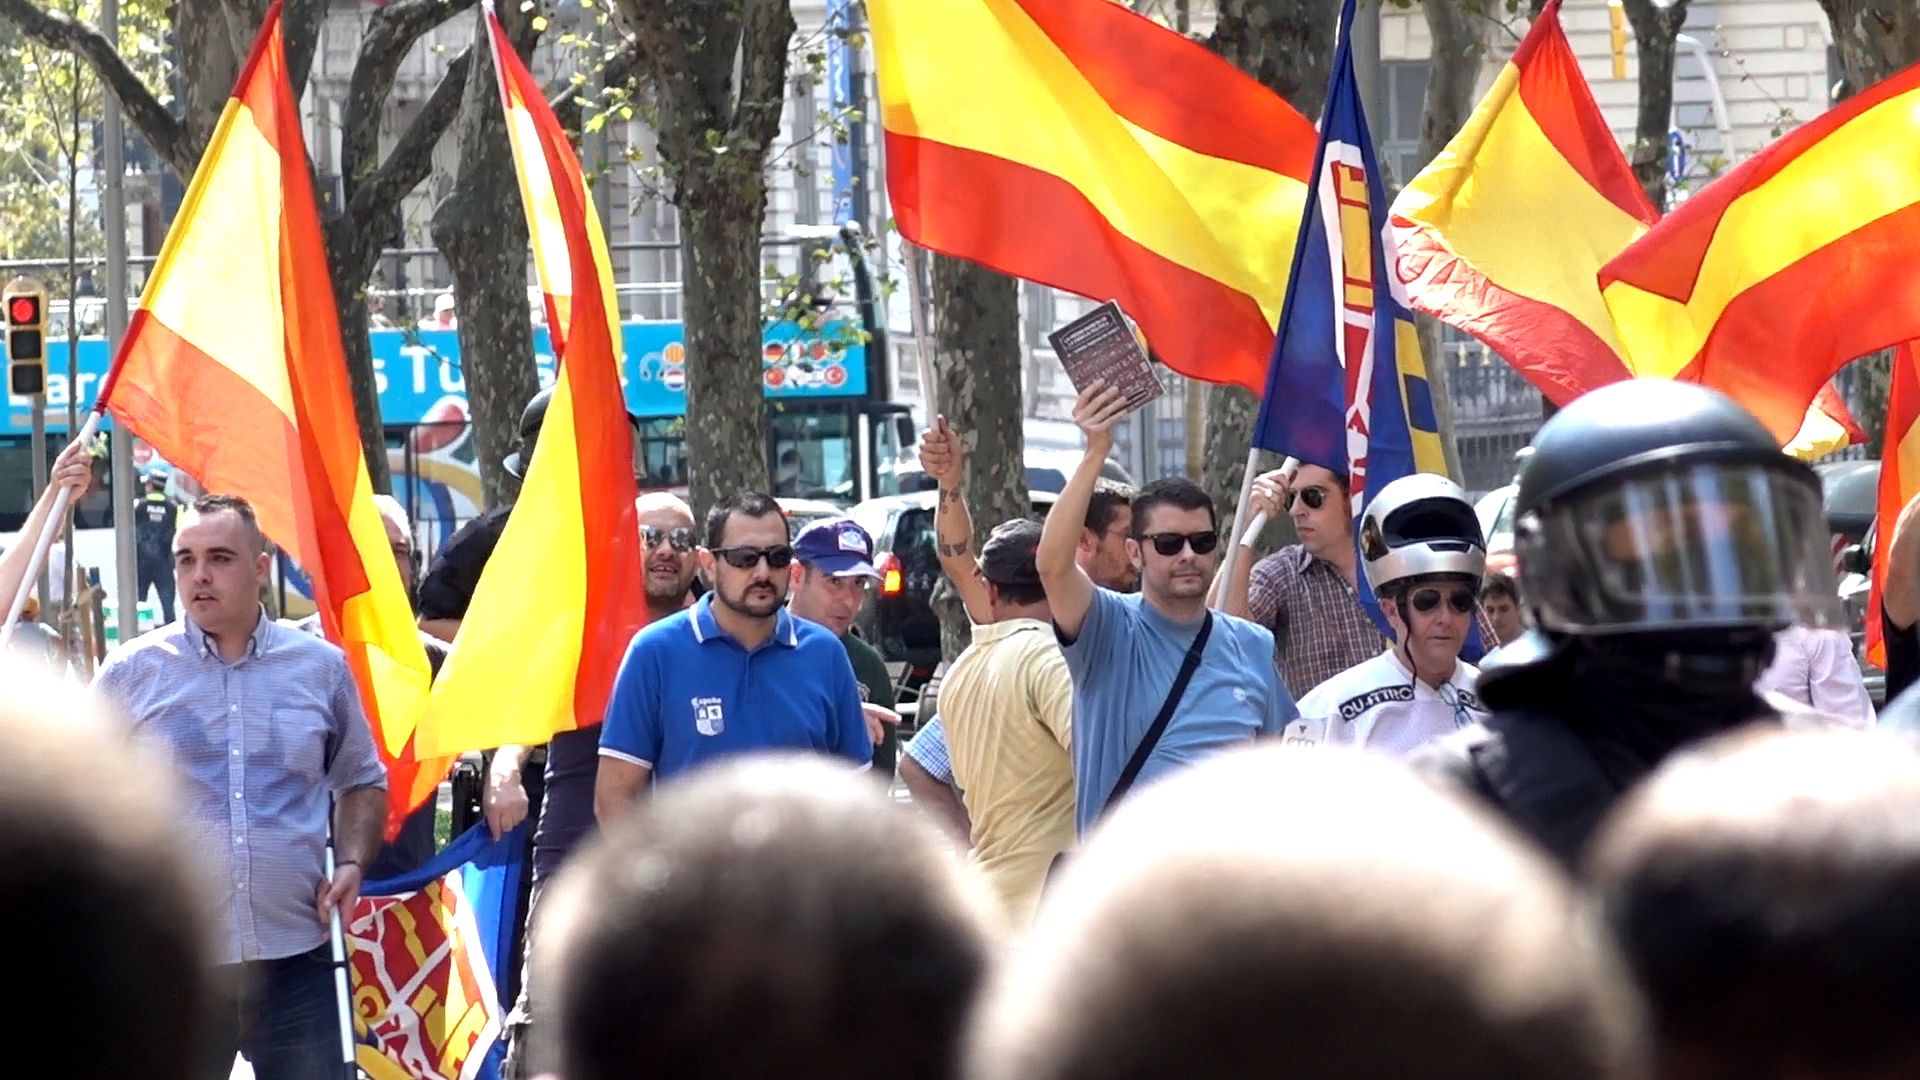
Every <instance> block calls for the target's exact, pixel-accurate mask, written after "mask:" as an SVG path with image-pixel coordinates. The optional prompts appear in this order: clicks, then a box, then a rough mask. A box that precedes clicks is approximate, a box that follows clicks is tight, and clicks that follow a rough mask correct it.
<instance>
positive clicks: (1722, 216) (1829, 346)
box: [1600, 66, 1920, 441]
mask: <svg viewBox="0 0 1920 1080" xmlns="http://www.w3.org/2000/svg"><path fill="white" fill-rule="evenodd" d="M1916 249H1920V66H1916V67H1912V68H1909V69H1907V70H1906V71H1904V72H1901V73H1900V74H1898V75H1896V76H1894V77H1893V78H1890V79H1887V80H1885V81H1884V82H1881V83H1879V84H1878V85H1876V86H1873V87H1871V88H1869V89H1868V90H1867V91H1866V92H1864V93H1862V94H1859V95H1857V96H1855V97H1853V98H1850V99H1848V100H1847V101H1846V102H1844V103H1843V104H1841V105H1840V106H1839V107H1838V108H1835V109H1833V110H1832V111H1830V112H1828V113H1826V114H1824V115H1822V116H1820V117H1818V118H1816V119H1814V120H1812V121H1810V122H1808V123H1806V124H1804V125H1802V126H1800V127H1799V128H1796V129H1794V130H1793V131H1792V132H1790V133H1788V134H1787V135H1786V136H1784V137H1783V138H1781V139H1778V140H1776V141H1775V142H1774V143H1773V144H1772V145H1771V146H1769V147H1767V148H1766V149H1765V150H1763V151H1761V152H1760V153H1759V154H1756V155H1755V156H1753V157H1751V158H1748V159H1747V160H1746V161H1744V162H1742V163H1741V164H1740V165H1739V166H1738V167H1736V168H1735V169H1734V170H1733V171H1732V172H1729V173H1727V174H1726V175H1725V176H1723V177H1721V178H1720V179H1718V180H1716V181H1714V182H1713V183H1711V184H1709V185H1707V186H1706V187H1705V188H1702V189H1701V190H1700V191H1699V192H1697V193H1696V194H1694V195H1693V197H1691V198H1689V199H1688V200H1687V201H1686V202H1685V203H1684V204H1682V205H1681V206H1680V208H1679V209H1677V210H1675V211H1674V212H1673V213H1671V214H1669V215H1667V217H1666V219H1665V220H1663V221H1662V222H1660V224H1659V225H1657V226H1655V227H1654V228H1653V230H1652V231H1651V232H1649V233H1648V234H1647V235H1646V236H1644V237H1642V238H1641V239H1640V240H1639V241H1638V242H1636V243H1635V244H1634V245H1633V246H1632V247H1629V248H1628V249H1627V250H1626V251H1625V252H1623V253H1621V255H1620V256H1619V257H1618V258H1616V259H1614V260H1613V261H1612V262H1609V263H1608V264H1607V265H1606V267H1605V268H1604V269H1603V270H1602V271H1601V275H1600V286H1601V290H1602V293H1603V294H1604V295H1605V297H1606V301H1607V307H1608V309H1609V310H1611V311H1612V312H1613V318H1614V323H1615V325H1616V326H1617V327H1618V328H1619V331H1620V339H1621V342H1622V343H1623V344H1624V345H1625V346H1626V352H1627V360H1628V364H1629V366H1630V367H1632V368H1633V370H1634V371H1635V372H1636V373H1638V374H1641V375H1664V376H1671V377H1676V378H1683V379H1689V380H1692V381H1695V382H1701V383H1705V384H1707V385H1709V386H1714V387H1718V388H1719V389H1721V390H1724V391H1726V392H1727V393H1729V394H1731V395H1733V396H1734V397H1735V398H1738V399H1739V400H1740V401H1741V402H1742V403H1743V404H1745V405H1746V406H1747V408H1749V409H1751V410H1753V412H1754V414H1755V415H1757V416H1758V417H1759V418H1760V419H1761V420H1762V421H1763V422H1764V423H1766V424H1767V426H1768V427H1769V428H1771V429H1772V430H1773V433H1774V435H1775V436H1776V437H1778V438H1780V439H1781V440H1783V441H1784V440H1786V439H1787V438H1789V437H1790V436H1792V435H1793V433H1794V432H1795V430H1796V429H1798V428H1799V426H1800V424H1801V421H1802V419H1803V417H1804V415H1805V413H1806V409H1807V403H1808V402H1809V401H1811V400H1813V397H1814V394H1815V393H1816V392H1817V391H1818V390H1819V389H1820V385H1821V384H1822V383H1824V382H1826V381H1827V379H1828V378H1829V377H1831V376H1832V375H1833V373H1834V372H1835V371H1837V370H1839V368H1840V367H1841V366H1842V365H1844V364H1846V363H1847V362H1848V361H1849V360H1852V359H1853V358H1854V357H1857V356H1864V355H1866V354H1867V353H1871V352H1874V351H1875V350H1878V349H1884V348H1888V347H1890V346H1893V345H1898V344H1900V343H1902V342H1905V341H1910V340H1913V339H1915V338H1920V262H1916V261H1915V260H1914V258H1913V253H1914V251H1915V250H1916Z"/></svg>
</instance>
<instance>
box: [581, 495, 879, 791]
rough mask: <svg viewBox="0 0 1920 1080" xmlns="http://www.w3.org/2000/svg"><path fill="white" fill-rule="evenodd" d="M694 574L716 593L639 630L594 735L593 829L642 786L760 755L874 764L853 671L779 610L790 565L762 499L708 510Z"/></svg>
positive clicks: (781, 530) (733, 500)
mask: <svg viewBox="0 0 1920 1080" xmlns="http://www.w3.org/2000/svg"><path fill="white" fill-rule="evenodd" d="M705 540H706V546H705V547H703V548H701V549H700V552H699V557H700V567H701V569H702V570H704V571H706V573H707V577H708V579H709V580H710V581H711V582H712V583H713V590H712V591H711V592H709V593H708V594H707V595H706V596H703V597H701V598H700V602H699V603H697V604H695V605H694V606H693V607H691V608H688V609H687V610H686V611H684V612H681V613H679V614H677V615H674V616H672V617H670V618H666V619H661V620H659V621H657V622H654V623H651V624H649V625H648V626H647V627H646V628H645V629H644V630H641V631H640V633H638V634H636V635H635V636H634V639H633V644H631V645H629V646H628V647H627V656H626V659H625V660H623V661H622V662H621V664H620V673H619V675H618V676H616V677H615V679H614V683H613V694H612V697H611V699H610V700H609V701H608V703H607V719H606V722H605V723H603V724H602V725H601V731H600V775H599V778H598V780H597V782H596V783H595V785H594V792H593V807H594V812H595V814H596V815H597V816H598V817H599V819H600V822H601V824H602V825H604V824H606V823H607V822H609V821H612V820H613V819H614V818H616V817H618V816H619V815H621V814H622V813H624V812H626V811H627V810H628V809H629V808H631V807H632V806H633V803H634V800H635V799H636V798H637V797H638V796H639V793H640V791H641V789H643V788H645V787H646V786H647V783H648V782H649V781H650V780H654V779H659V780H667V779H671V778H672V777H674V776H676V775H678V774H680V773H683V772H686V771H687V770H689V769H692V768H694V767H695V766H698V765H700V764H702V763H704V762H707V761H711V760H713V759H715V758H722V757H727V756H730V755H735V754H744V753H752V752H754V751H757V750H816V751H819V752H821V753H827V754H834V755H837V756H840V757H844V758H846V759H847V760H848V761H850V762H853V763H855V764H857V765H859V766H861V767H865V766H867V765H869V764H870V763H871V761H872V758H873V743H872V741H871V740H869V739H868V737H867V725H866V720H865V718H864V717H863V716H862V714H861V710H860V690H859V686H858V683H856V681H855V680H854V675H853V665H852V664H851V663H849V662H848V660H847V652H846V650H845V649H844V648H842V647H841V645H840V642H839V641H838V640H837V639H836V638H835V637H834V636H833V632H832V631H830V630H828V629H826V628H825V627H823V626H820V625H818V624H817V623H811V622H808V621H807V620H805V619H798V618H795V617H793V616H792V615H790V614H788V613H787V610H786V608H785V606H784V604H785V601H786V599H787V588H788V583H789V580H790V573H791V571H790V570H789V569H788V567H790V566H791V565H792V563H793V545H792V544H791V543H790V541H789V536H788V533H787V519H786V516H785V515H783V514H782V513H781V512H780V505H779V504H778V503H776V502H774V501H773V499H772V498H771V497H770V496H767V495H764V494H760V493H758V492H754V493H748V494H741V495H731V496H728V497H727V498H725V499H722V500H720V502H719V503H717V504H715V506H714V508H713V509H712V510H710V511H708V513H707V522H706V536H705Z"/></svg>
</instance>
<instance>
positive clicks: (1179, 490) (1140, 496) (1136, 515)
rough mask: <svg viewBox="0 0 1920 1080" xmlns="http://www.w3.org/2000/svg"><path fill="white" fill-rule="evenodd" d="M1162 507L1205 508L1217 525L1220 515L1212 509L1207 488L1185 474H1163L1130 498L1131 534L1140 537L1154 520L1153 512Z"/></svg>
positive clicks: (1176, 508) (1211, 498)
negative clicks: (1131, 503)
mask: <svg viewBox="0 0 1920 1080" xmlns="http://www.w3.org/2000/svg"><path fill="white" fill-rule="evenodd" d="M1162 506H1169V507H1172V508H1173V509H1175V510H1205V511H1206V512H1207V518H1208V520H1210V521H1212V522H1213V524H1214V525H1215V526H1216V527H1217V526H1218V525H1219V523H1220V519H1219V515H1218V513H1217V511H1216V510H1215V509H1214V505H1213V497H1212V496H1210V495H1208V494H1207V489H1206V488H1203V487H1201V486H1200V485H1199V484H1196V483H1194V482H1193V481H1191V480H1189V479H1187V478H1186V477H1184V476H1164V477H1161V478H1160V479H1158V480H1155V481H1153V482H1152V483H1150V484H1148V485H1147V486H1146V487H1143V488H1141V489H1140V491H1139V493H1137V494H1136V495H1134V497H1133V534H1134V535H1135V536H1140V535H1142V534H1144V533H1145V532H1147V529H1148V526H1149V525H1150V524H1151V522H1152V521H1153V512H1154V511H1155V510H1157V509H1159V508H1160V507H1162Z"/></svg>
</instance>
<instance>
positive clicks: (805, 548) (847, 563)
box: [793, 518, 880, 578]
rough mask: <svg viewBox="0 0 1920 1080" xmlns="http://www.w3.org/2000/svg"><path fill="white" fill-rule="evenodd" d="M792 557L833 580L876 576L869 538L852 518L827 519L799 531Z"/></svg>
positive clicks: (876, 571)
mask: <svg viewBox="0 0 1920 1080" xmlns="http://www.w3.org/2000/svg"><path fill="white" fill-rule="evenodd" d="M793 557H794V558H796V559H798V560H800V561H801V562H802V563H805V564H806V565H808V566H811V567H815V568H817V569H819V570H820V571H822V572H823V573H827V574H831V575H833V576H834V577H856V576H862V577H870V578H878V577H879V576H880V571H878V570H875V569H874V568H873V538H872V537H870V536H868V535H867V530H865V529H863V528H861V527H860V525H859V524H858V523H857V522H855V521H854V520H853V519H852V518H828V519H827V520H825V521H816V522H814V523H813V524H811V525H809V526H807V527H806V528H804V529H801V530H800V535H799V536H797V537H795V538H794V541H793Z"/></svg>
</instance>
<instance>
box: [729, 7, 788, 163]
mask: <svg viewBox="0 0 1920 1080" xmlns="http://www.w3.org/2000/svg"><path fill="white" fill-rule="evenodd" d="M742 15H743V16H744V18H743V19H742V24H741V28H740V51H741V53H742V61H741V62H742V65H743V66H744V68H745V71H744V72H743V74H742V76H741V80H740V98H739V101H738V102H737V103H736V104H735V107H734V109H735V111H734V117H733V124H732V128H733V134H735V135H737V136H738V135H744V136H745V137H746V138H747V139H749V140H751V141H752V142H753V143H754V144H755V145H757V146H760V147H762V148H766V147H771V146H772V145H773V140H774V137H775V136H777V135H779V134H780V110H781V107H782V106H783V105H784V104H785V103H786V99H787V45H788V43H790V42H791V41H792V40H793V33H794V29H795V27H794V23H793V11H792V7H791V5H790V4H788V2H787V0H746V5H745V10H744V11H743V12H742Z"/></svg>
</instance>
